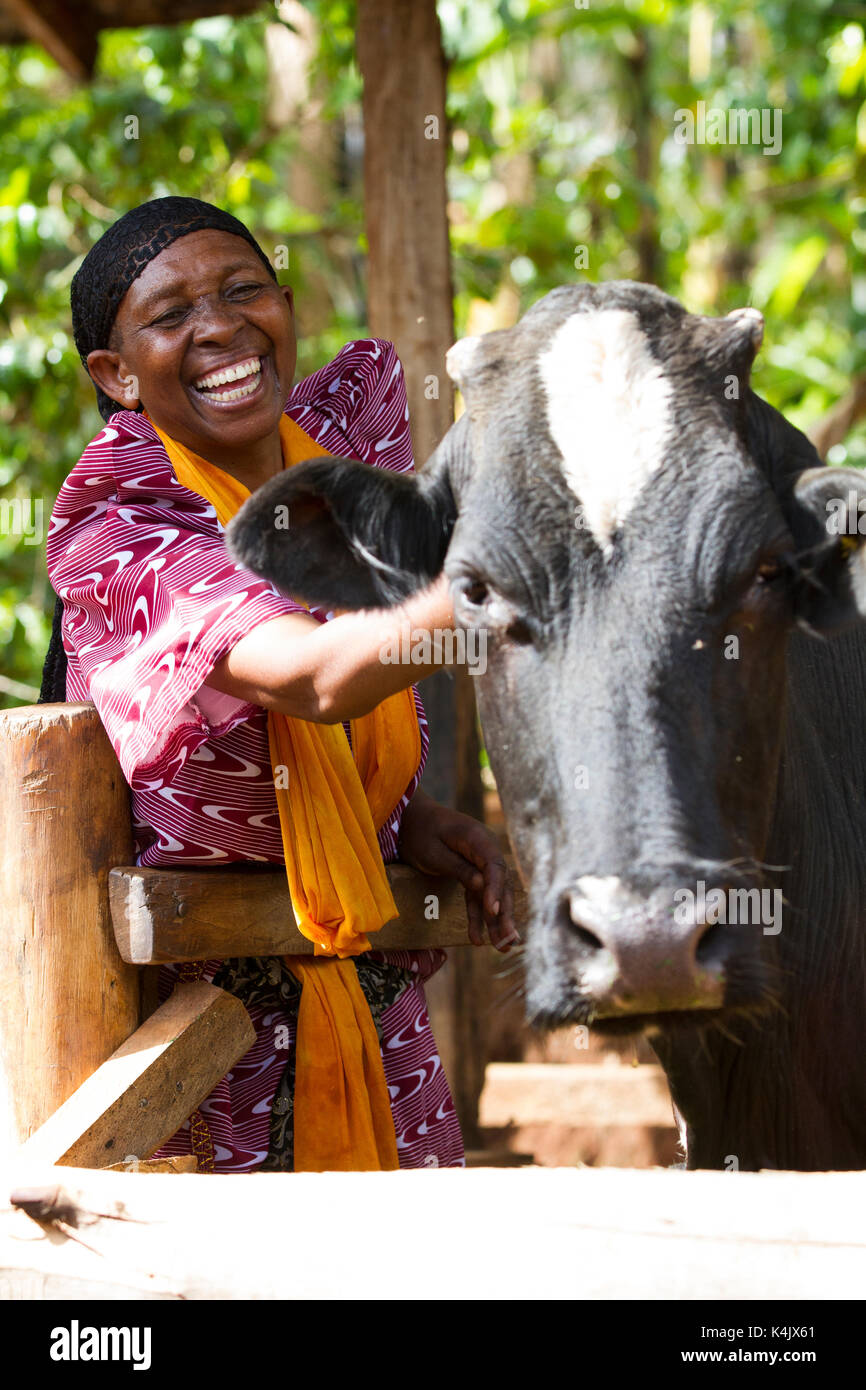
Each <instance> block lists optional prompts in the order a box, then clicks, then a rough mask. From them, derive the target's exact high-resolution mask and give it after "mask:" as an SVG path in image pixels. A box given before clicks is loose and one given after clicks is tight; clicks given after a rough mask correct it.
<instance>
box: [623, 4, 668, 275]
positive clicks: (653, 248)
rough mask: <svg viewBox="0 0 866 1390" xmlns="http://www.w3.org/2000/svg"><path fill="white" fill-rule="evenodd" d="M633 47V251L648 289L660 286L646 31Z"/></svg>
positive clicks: (636, 37)
mask: <svg viewBox="0 0 866 1390" xmlns="http://www.w3.org/2000/svg"><path fill="white" fill-rule="evenodd" d="M633 37H634V47H633V49H632V52H631V53H630V54H629V56H628V57H627V58H626V65H627V68H628V71H629V76H630V79H631V82H630V88H631V113H630V117H631V126H632V130H633V131H634V137H635V145H634V153H635V161H634V172H635V177H636V179H637V182H638V191H639V197H640V216H639V221H638V230H637V237H636V242H635V251H636V252H637V259H638V271H637V278H638V279H639V280H642V281H643V282H644V284H647V285H661V284H662V283H663V279H662V277H663V275H664V270H663V268H662V256H661V246H660V244H659V228H658V210H657V204H656V193H655V189H656V179H657V176H658V170H657V168H656V147H655V138H654V133H653V94H652V64H651V49H650V44H649V38H648V36H647V32H646V30H645V29H635V31H634V35H633Z"/></svg>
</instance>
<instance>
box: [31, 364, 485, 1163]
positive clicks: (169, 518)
mask: <svg viewBox="0 0 866 1390" xmlns="http://www.w3.org/2000/svg"><path fill="white" fill-rule="evenodd" d="M286 413H287V414H288V415H289V416H291V418H292V419H293V420H294V421H295V422H296V423H297V424H299V425H300V426H301V427H302V428H303V429H304V430H305V431H306V432H307V434H309V435H310V436H311V437H312V438H313V439H315V440H316V441H317V442H318V443H320V444H321V445H322V446H323V448H324V449H325V450H327V451H328V452H329V453H331V454H337V455H344V456H348V457H353V458H359V459H362V460H363V461H364V462H366V463H369V464H371V465H374V466H375V467H378V468H389V469H392V470H394V471H395V472H404V473H405V472H410V471H411V470H412V467H413V464H412V445H411V438H410V434H409V412H408V406H407V403H406V391H405V385H404V381H403V371H402V367H401V365H400V362H399V359H398V357H397V355H396V352H395V351H394V348H393V345H392V344H391V343H387V342H384V341H381V340H379V339H375V338H369V339H363V340H360V341H357V342H352V343H348V344H347V345H346V347H344V348H343V349H342V350H341V351H340V352H339V353H338V354H337V356H336V357H335V358H334V360H333V362H330V363H328V364H327V366H325V367H323V368H321V370H320V371H318V372H315V373H313V375H312V376H309V377H307V378H306V379H305V380H304V381H302V382H300V383H299V384H298V385H297V386H296V387H295V389H294V391H293V392H292V396H291V399H290V401H289V404H288V406H287V408H286ZM46 550H47V559H48V573H49V575H50V577H51V582H52V584H53V585H54V588H55V590H56V591H57V593H58V594H59V595H60V597H61V598H62V599H63V605H64V617H63V641H64V647H65V649H66V654H67V657H68V663H69V664H68V672H67V681H66V698H67V699H68V700H90V701H92V703H93V704H94V705H95V706H96V708H97V710H98V711H99V715H100V718H101V719H102V722H103V724H104V726H105V728H106V731H107V733H108V736H109V738H110V739H111V742H112V744H113V746H114V750H115V752H116V753H117V756H118V758H119V760H120V765H121V768H122V769H123V773H124V776H125V777H126V780H127V782H128V783H129V785H130V788H131V791H132V812H133V827H134V834H135V844H136V862H137V863H139V864H143V865H154V866H160V867H173V866H176V865H190V866H191V865H194V866H197V867H199V868H209V867H215V866H218V865H223V864H229V863H232V862H235V863H236V862H238V861H246V862H253V863H276V864H281V863H283V862H284V859H283V843H282V836H281V833H280V823H279V814H278V811H277V803H276V796H275V791H274V786H273V773H272V769H271V761H270V755H269V749H268V736H267V714H266V711H265V710H264V709H262V708H261V707H260V706H257V705H253V704H249V703H247V702H245V701H242V700H239V699H235V698H234V697H232V696H229V695H224V694H222V693H220V692H219V691H217V690H215V689H213V688H211V687H209V686H208V684H207V677H208V675H209V673H210V672H211V670H212V669H213V667H214V665H215V664H216V662H217V661H219V660H220V658H221V657H222V656H224V655H225V654H226V652H228V651H230V650H231V648H232V647H233V646H234V644H235V643H236V642H237V641H239V639H240V638H241V637H243V636H244V635H245V634H246V633H248V632H250V631H252V629H253V628H254V627H256V626H257V624H259V623H262V622H266V621H267V620H269V619H271V618H275V617H279V616H280V615H282V614H285V613H294V612H304V611H306V610H305V609H303V607H302V605H300V604H297V603H294V602H293V601H292V600H291V599H289V598H286V597H285V596H284V595H282V594H280V593H279V592H278V591H277V590H276V589H275V588H274V587H273V586H272V585H271V584H269V583H267V582H266V581H264V580H260V579H258V578H256V577H255V576H254V575H253V574H252V573H251V572H250V571H249V570H247V569H245V568H244V567H243V566H242V565H237V564H235V563H234V562H233V561H232V560H231V559H230V558H229V555H228V553H227V551H226V548H225V544H224V541H223V529H222V527H221V525H220V523H219V521H218V520H217V517H216V513H215V511H214V508H213V507H212V506H211V504H210V503H209V502H207V501H205V500H204V499H203V498H202V497H199V496H198V494H196V493H194V492H191V491H190V490H189V489H188V488H185V487H183V486H181V484H180V483H179V482H178V481H177V478H176V477H175V475H174V472H173V470H172V468H171V464H170V463H169V460H168V457H167V455H166V453H165V450H164V448H163V446H162V444H161V442H160V439H159V436H158V435H157V433H156V431H155V430H154V428H153V426H152V425H151V424H150V423H149V422H148V421H147V420H146V419H145V418H144V416H143V415H140V414H136V413H134V412H131V411H125V410H121V411H118V412H117V413H116V414H115V415H112V417H111V419H110V420H109V421H108V423H107V424H106V425H105V427H104V428H103V429H102V430H101V432H100V433H99V434H98V435H97V436H96V438H95V439H93V440H92V441H91V442H90V444H88V446H87V448H86V449H85V450H84V453H83V454H82V456H81V458H80V460H79V462H78V463H77V464H76V465H75V467H74V468H73V470H72V472H71V473H70V475H69V477H68V478H67V480H66V482H65V483H64V484H63V487H62V488H61V490H60V494H59V496H58V499H57V504H56V506H55V508H54V512H53V514H52V517H51V524H50V527H49V534H48V541H47V546H46ZM312 612H313V616H314V617H315V618H317V619H318V621H320V622H326V621H328V619H329V618H330V617H331V616H332V615H331V614H327V613H323V612H321V611H320V610H317V609H313V610H312ZM414 696H415V703H416V706H417V709H418V717H419V723H420V728H421V760H420V762H419V765H418V768H417V771H416V772H415V775H414V776H413V778H412V780H411V782H410V783H409V785H408V786H407V788H406V791H405V793H404V795H403V796H402V798H401V799H400V801H399V802H398V804H397V805H396V806H395V807H394V811H393V814H392V815H391V817H390V818H389V819H388V821H387V822H386V824H385V825H384V826H383V827H382V829H381V830H380V832H379V837H378V838H379V845H380V848H381V850H382V856H383V859H384V860H385V862H386V863H388V862H390V861H392V860H394V859H396V858H397V836H398V831H399V827H400V820H401V817H402V814H403V810H404V809H405V807H406V805H407V803H408V801H409V798H410V797H411V796H412V793H413V792H414V791H415V788H416V787H417V785H418V782H419V780H420V777H421V773H422V772H423V769H424V763H425V761H426V757H427V749H428V744H429V735H428V731H427V721H426V719H425V717H424V711H423V707H422V705H421V701H420V698H419V696H418V692H417V690H415V691H414ZM346 732H347V736H348V726H346ZM444 960H445V954H444V952H442V951H434V950H430V951H399V952H378V951H371V952H368V953H367V954H366V955H364V956H363V957H361V958H359V959H358V961H357V962H356V964H357V966H358V976H359V980H360V982H361V986H362V988H363V989H364V993H365V995H366V996H367V998H368V1000H369V1001H370V1007H371V1011H372V1014H373V1018H374V1021H375V1023H376V1026H377V1030H378V1032H379V1037H380V1041H381V1046H382V1058H383V1063H384V1068H385V1077H386V1081H387V1083H388V1088H389V1091H390V1095H391V1108H392V1111H393V1115H394V1125H395V1129H396V1134H397V1147H398V1152H399V1156H400V1166H401V1167H403V1168H417V1167H459V1166H461V1165H462V1164H463V1161H464V1160H463V1145H462V1140H461V1136H460V1129H459V1125H458V1123H457V1117H456V1114H455V1111H454V1105H453V1101H452V1099H451V1094H450V1091H449V1088H448V1083H447V1080H446V1078H445V1074H444V1072H443V1070H442V1063H441V1061H440V1058H439V1056H438V1052H437V1049H436V1044H435V1042H434V1039H433V1035H432V1033H431V1030H430V1023H429V1019H428V1015H427V1007H426V1002H425V999H424V988H423V985H424V980H426V979H429V977H430V976H431V975H432V974H433V973H434V972H435V971H436V970H437V969H439V967H440V966H441V965H442V964H443V963H444ZM181 974H182V976H183V978H186V979H188V978H201V979H205V980H214V979H216V982H217V983H218V984H220V985H223V986H224V987H225V988H228V989H230V990H231V991H232V992H233V993H236V994H238V995H239V997H241V998H242V999H243V1000H244V1003H245V1005H246V1007H247V1009H248V1011H249V1014H250V1017H251V1019H252V1022H253V1026H254V1028H255V1032H256V1041H255V1044H254V1046H253V1047H252V1048H251V1049H250V1051H249V1052H248V1053H247V1054H246V1055H245V1056H244V1057H243V1058H242V1059H241V1061H240V1062H238V1063H237V1065H236V1066H235V1067H233V1068H232V1070H231V1071H230V1072H229V1073H228V1075H227V1076H225V1077H224V1078H223V1080H222V1081H220V1083H219V1084H218V1085H217V1086H216V1088H215V1089H214V1091H213V1092H212V1093H211V1095H210V1096H209V1097H208V1098H207V1100H206V1101H204V1102H203V1103H202V1105H201V1107H200V1113H201V1117H203V1121H204V1123H202V1121H201V1120H199V1119H196V1122H195V1125H193V1126H191V1125H190V1123H189V1122H187V1123H186V1124H185V1125H184V1126H183V1128H182V1129H181V1130H179V1131H178V1133H177V1134H176V1135H175V1136H174V1137H173V1138H172V1139H171V1140H170V1141H169V1143H168V1144H167V1145H166V1146H165V1148H164V1149H162V1150H160V1153H165V1154H169V1153H170V1154H185V1153H190V1152H192V1151H193V1149H195V1151H196V1152H198V1153H199V1155H200V1157H204V1158H205V1160H207V1155H208V1153H212V1155H213V1168H214V1170H215V1171H217V1172H223V1173H239V1172H249V1171H252V1170H254V1169H258V1168H262V1167H268V1168H284V1169H285V1168H291V1166H292V1162H291V1151H292V1134H291V1112H292V1083H293V1077H294V1035H295V1023H296V1016H297V1002H298V997H299V993H298V991H299V987H298V986H297V982H296V981H295V980H294V977H293V976H292V975H291V973H290V972H289V971H288V970H286V969H285V967H283V966H282V965H281V963H280V962H279V961H278V960H276V959H270V958H268V959H258V958H243V959H240V960H232V961H218V960H209V961H203V962H199V963H197V964H196V966H195V967H193V968H190V967H189V966H163V967H162V969H161V972H160V994H161V996H162V997H166V996H167V994H168V993H169V991H170V990H171V988H172V987H173V985H174V983H175V981H176V979H177V978H178V976H179V975H181ZM193 1131H195V1132H193ZM205 1166H209V1164H208V1163H207V1162H205Z"/></svg>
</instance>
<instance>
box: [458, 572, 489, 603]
mask: <svg viewBox="0 0 866 1390" xmlns="http://www.w3.org/2000/svg"><path fill="white" fill-rule="evenodd" d="M460 593H461V595H462V596H463V598H464V599H465V601H466V602H467V603H469V604H471V605H472V607H473V608H481V607H483V605H484V604H485V603H486V602H487V600H488V598H489V597H490V590H489V589H488V587H487V585H486V584H485V583H484V580H483V579H467V580H466V581H465V583H463V584H461V585H460Z"/></svg>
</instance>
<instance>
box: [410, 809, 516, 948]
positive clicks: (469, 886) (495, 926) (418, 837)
mask: <svg viewBox="0 0 866 1390" xmlns="http://www.w3.org/2000/svg"><path fill="white" fill-rule="evenodd" d="M399 848H400V857H401V858H402V859H403V860H405V862H406V863H407V864H411V865H412V866H413V868H415V869H419V870H420V871H421V873H425V874H444V875H447V876H448V877H449V878H457V879H459V880H460V882H461V883H462V884H463V887H464V889H465V890H466V912H467V915H468V917H469V940H470V941H471V942H472V944H473V946H483V945H484V928H485V926H486V928H487V932H488V934H489V936H490V943H491V945H493V946H495V947H496V949H497V951H503V952H504V951H510V950H511V947H512V946H513V945H514V944H515V942H519V941H520V936H519V935H518V932H517V928H516V927H515V925H514V899H513V896H512V893H511V886H510V884H509V882H508V869H507V868H506V864H505V860H504V859H503V857H502V849H501V847H500V844H499V841H498V840H497V838H496V836H495V835H493V834H492V832H491V831H490V830H488V829H487V827H486V826H484V825H482V824H481V822H480V821H477V820H473V818H472V816H467V815H464V814H463V812H462V811H452V810H451V809H450V808H449V807H448V806H440V805H439V803H438V801H434V800H433V799H432V797H429V796H427V795H426V794H425V793H424V792H422V791H416V792H415V794H414V795H413V797H412V800H411V801H410V802H409V805H408V806H407V807H406V810H405V811H404V812H403V819H402V822H401V825H400V839H399Z"/></svg>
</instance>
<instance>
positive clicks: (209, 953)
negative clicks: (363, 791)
mask: <svg viewBox="0 0 866 1390" xmlns="http://www.w3.org/2000/svg"><path fill="white" fill-rule="evenodd" d="M388 879H389V881H390V884H391V890H392V892H393V894H394V900H395V902H396V904H397V909H398V911H399V913H400V916H399V918H395V920H394V921H392V922H388V923H387V924H386V925H385V926H384V927H382V929H381V931H378V932H376V933H375V936H374V937H371V940H375V944H376V947H377V949H379V950H400V949H415V950H418V949H421V948H423V947H425V946H462V945H465V944H468V942H469V934H468V926H467V920H466V907H465V902H464V898H463V889H462V887H461V886H460V884H459V883H457V882H455V880H454V879H445V878H432V877H429V876H428V875H426V874H419V873H417V872H416V870H414V869H411V868H409V866H408V865H406V864H389V865H388ZM109 891H110V895H111V915H112V920H113V922H114V933H115V937H116V940H117V944H118V947H119V950H120V954H121V955H122V957H123V959H124V960H126V961H131V962H133V963H134V964H136V965H148V964H152V963H154V962H158V961H185V960H202V959H207V958H212V957H217V958H220V957H226V956H284V955H292V956H305V955H312V954H313V943H312V941H308V940H307V938H306V937H305V936H302V935H301V933H300V932H299V931H298V929H297V927H296V926H295V923H294V916H293V913H292V905H291V900H290V898H289V890H288V886H287V884H286V875H285V872H284V870H282V869H279V870H274V871H270V870H261V871H259V870H254V871H252V872H249V871H245V870H238V871H235V870H231V869H196V870H194V871H192V872H188V873H181V872H178V871H176V870H174V869H139V868H136V867H135V866H134V865H133V866H126V867H119V868H116V869H113V870H112V872H111V874H110V875H109ZM433 911H438V917H435V918H430V917H429V916H425V913H427V912H433Z"/></svg>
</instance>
